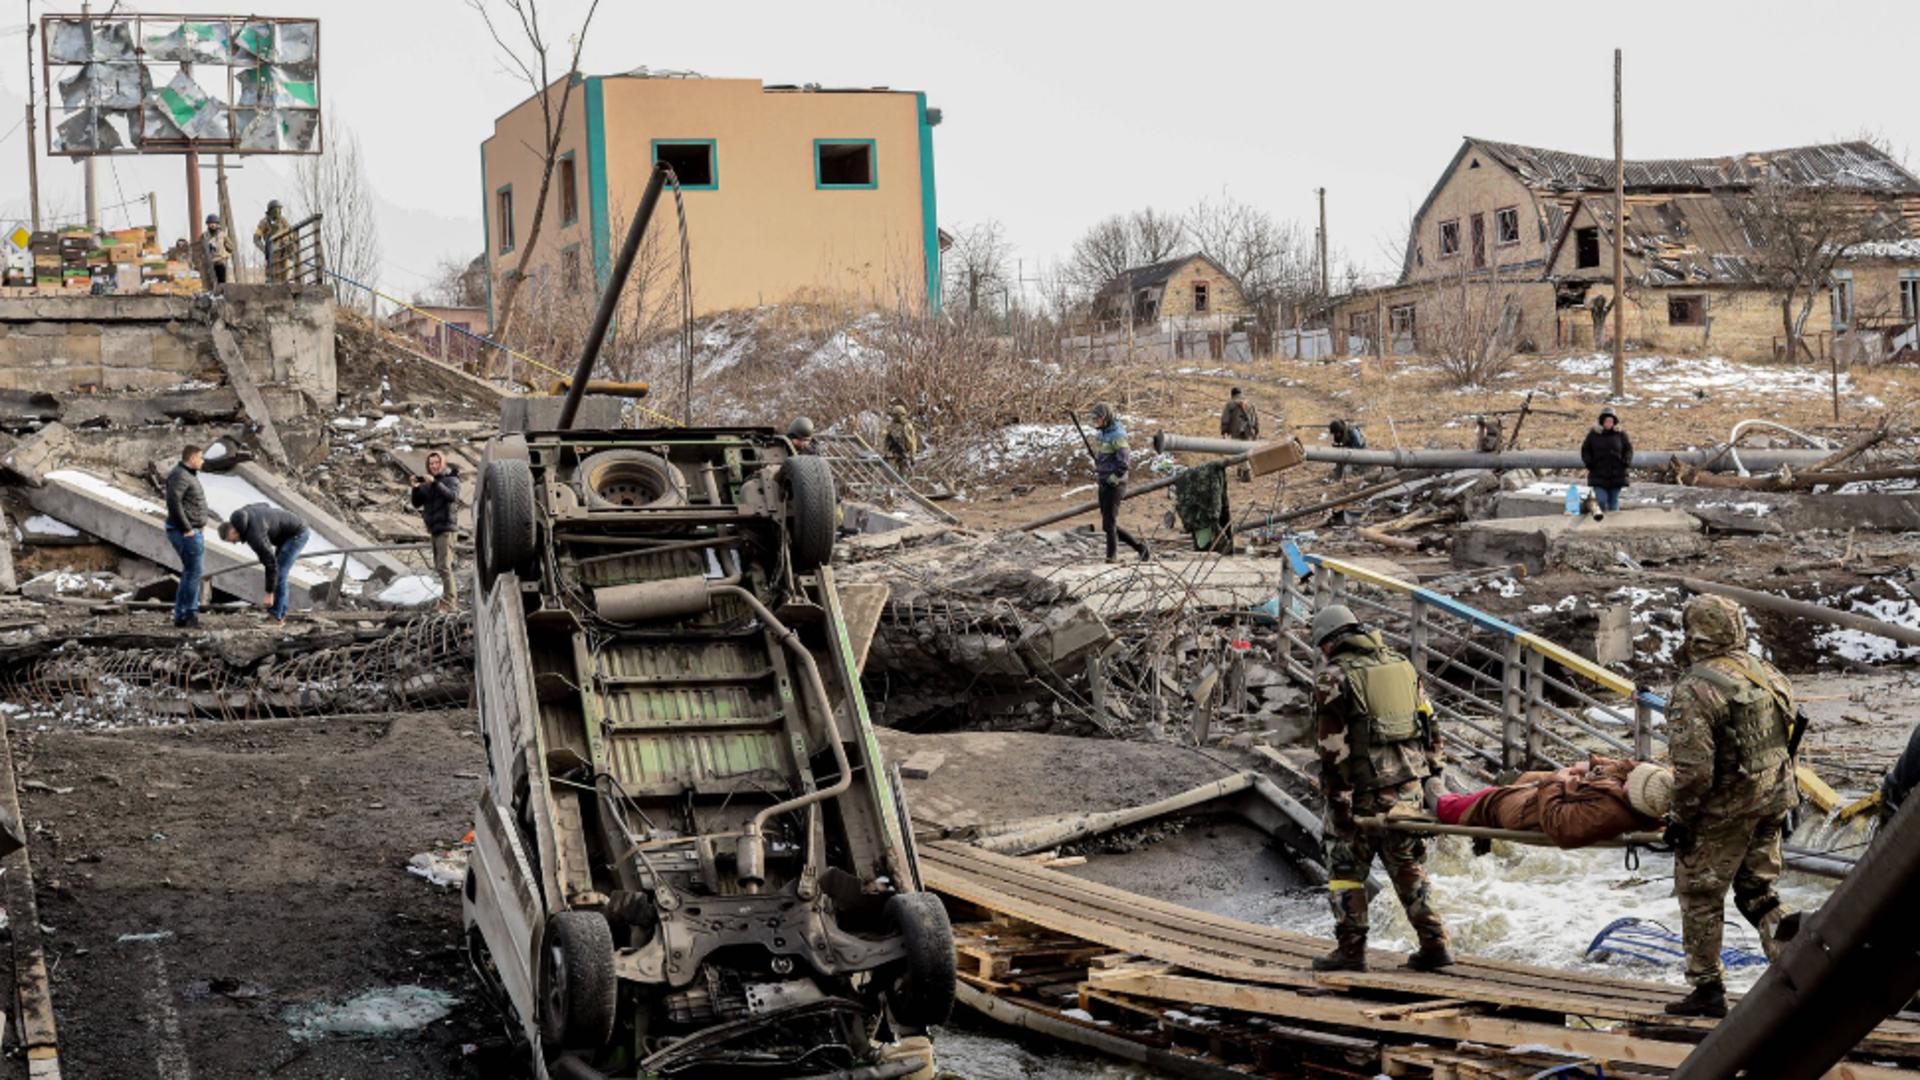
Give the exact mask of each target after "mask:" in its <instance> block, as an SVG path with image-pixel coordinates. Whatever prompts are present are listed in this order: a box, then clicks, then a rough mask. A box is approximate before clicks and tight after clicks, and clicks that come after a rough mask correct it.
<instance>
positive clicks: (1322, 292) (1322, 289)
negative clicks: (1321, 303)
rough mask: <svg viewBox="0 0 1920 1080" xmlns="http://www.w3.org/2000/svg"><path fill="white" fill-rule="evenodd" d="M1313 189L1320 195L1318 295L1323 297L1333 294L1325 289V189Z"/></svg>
mask: <svg viewBox="0 0 1920 1080" xmlns="http://www.w3.org/2000/svg"><path fill="white" fill-rule="evenodd" d="M1313 191H1314V194H1316V195H1318V196H1320V296H1321V298H1322V299H1325V298H1326V297H1328V296H1331V295H1333V294H1332V293H1330V292H1328V291H1327V189H1326V188H1314V189H1313Z"/></svg>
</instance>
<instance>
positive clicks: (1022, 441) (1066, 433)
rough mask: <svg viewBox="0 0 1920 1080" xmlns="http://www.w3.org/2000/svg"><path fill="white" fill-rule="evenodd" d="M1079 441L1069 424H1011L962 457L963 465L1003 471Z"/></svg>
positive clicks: (980, 469) (1068, 447)
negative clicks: (990, 439)
mask: <svg viewBox="0 0 1920 1080" xmlns="http://www.w3.org/2000/svg"><path fill="white" fill-rule="evenodd" d="M1079 442H1080V433H1079V432H1078V431H1076V430H1075V429H1074V426H1073V425H1072V424H1011V425H1008V426H1007V427H1004V428H1001V429H1000V431H999V432H998V434H996V435H995V436H994V438H993V439H992V441H990V442H985V443H982V444H981V445H980V446H979V447H977V448H975V449H974V450H971V451H969V452H968V453H967V454H966V455H965V456H964V457H963V458H962V459H961V460H962V462H963V463H964V465H965V467H966V468H968V469H970V470H974V471H976V472H979V473H982V474H988V473H996V472H1003V471H1006V470H1010V469H1016V468H1019V467H1020V466H1022V465H1025V464H1027V463H1028V462H1030V461H1034V460H1036V459H1040V458H1046V457H1052V456H1054V455H1056V454H1059V453H1060V452H1061V451H1063V450H1069V449H1071V448H1073V447H1074V446H1076V445H1078V444H1079Z"/></svg>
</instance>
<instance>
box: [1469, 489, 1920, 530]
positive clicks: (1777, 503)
mask: <svg viewBox="0 0 1920 1080" xmlns="http://www.w3.org/2000/svg"><path fill="white" fill-rule="evenodd" d="M1555 488H1557V492H1556V491H1554V490H1549V489H1555ZM1566 490H1567V489H1566V485H1564V484H1535V485H1528V486H1526V487H1524V488H1522V489H1520V490H1518V491H1509V492H1502V493H1501V494H1499V495H1497V496H1495V497H1494V499H1493V503H1492V507H1491V512H1492V514H1493V515H1494V516H1496V517H1533V516H1536V515H1546V514H1552V513H1555V512H1557V511H1559V510H1560V509H1562V507H1563V505H1564V503H1565V500H1566ZM1620 506H1621V508H1622V509H1624V510H1634V509H1644V508H1649V507H1662V508H1670V509H1674V510H1684V511H1686V512H1687V513H1689V514H1692V515H1693V516H1694V517H1697V518H1699V519H1700V520H1701V521H1703V522H1705V523H1706V525H1707V527H1708V528H1709V529H1712V530H1714V531H1715V532H1724V533H1751V534H1756V535H1767V534H1793V533H1801V532H1809V531H1814V530H1820V529H1828V530H1833V531H1843V530H1847V529H1860V530H1863V531H1868V532H1911V531H1914V530H1920V491H1880V492H1863V493H1861V494H1857V495H1841V494H1837V493H1832V492H1820V493H1817V494H1816V493H1813V492H1779V491H1734V490H1730V489H1727V488H1705V487H1683V486H1681V485H1679V484H1634V485H1632V486H1631V487H1629V488H1627V489H1626V490H1625V491H1623V492H1621V493H1620Z"/></svg>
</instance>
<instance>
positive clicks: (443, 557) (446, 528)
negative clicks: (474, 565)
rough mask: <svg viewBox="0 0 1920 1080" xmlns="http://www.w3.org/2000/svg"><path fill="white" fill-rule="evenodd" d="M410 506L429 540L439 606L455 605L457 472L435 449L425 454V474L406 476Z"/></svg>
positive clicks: (457, 590)
mask: <svg viewBox="0 0 1920 1080" xmlns="http://www.w3.org/2000/svg"><path fill="white" fill-rule="evenodd" d="M408 482H409V483H411V484H412V485H413V492H412V498H413V505H414V506H415V507H417V508H419V510H420V520H421V521H423V522H425V523H426V526H427V535H428V536H431V537H432V538H433V571H434V573H436V574H439V575H440V606H441V607H442V608H443V609H445V610H447V611H452V610H454V608H456V607H457V606H458V599H459V589H458V587H457V586H456V585H455V584H454V580H453V541H454V535H455V533H456V531H457V528H456V526H455V525H454V517H455V515H456V514H457V513H458V512H459V510H460V470H459V468H458V467H457V466H452V465H448V464H447V459H446V458H445V457H444V456H442V455H441V453H440V451H438V450H435V451H434V452H433V453H431V454H428V455H427V475H425V476H419V475H415V476H413V477H410V478H409V480H408Z"/></svg>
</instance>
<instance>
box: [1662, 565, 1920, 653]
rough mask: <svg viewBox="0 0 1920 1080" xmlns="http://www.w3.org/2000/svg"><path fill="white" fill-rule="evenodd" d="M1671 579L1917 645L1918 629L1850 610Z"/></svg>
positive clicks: (1693, 580) (1714, 583)
mask: <svg viewBox="0 0 1920 1080" xmlns="http://www.w3.org/2000/svg"><path fill="white" fill-rule="evenodd" d="M1671 580H1676V581H1678V582H1679V583H1680V584H1681V585H1682V586H1684V587H1685V588H1686V589H1687V590H1688V591H1689V592H1697V593H1714V594H1716V595H1719V596H1724V597H1726V598H1727V599H1729V600H1738V601H1740V602H1741V603H1743V604H1749V605H1751V606H1753V607H1757V608H1761V609H1763V610H1766V611H1777V612H1779V613H1780V614H1782V615H1792V616H1795V617H1797V618H1802V619H1812V620H1814V621H1815V622H1824V623H1830V624H1832V625H1834V626H1844V627H1847V628H1848V629H1851V630H1859V631H1862V632H1864V633H1868V634H1874V635H1877V636H1879V637H1883V638H1886V639H1888V640H1889V641H1897V642H1899V643H1900V644H1902V645H1920V630H1915V629H1913V628H1912V627H1908V626H1899V625H1896V624H1894V623H1890V622H1882V621H1881V620H1879V619H1874V618H1869V617H1868V616H1865V615H1858V614H1855V613H1854V612H1851V611H1840V610H1838V609H1835V608H1830V607H1827V606H1826V605H1824V604H1810V603H1808V602H1806V601H1805V600H1789V599H1787V598H1786V597H1784V596H1775V595H1773V594H1772V593H1768V592H1759V591H1757V590H1754V589H1743V588H1741V587H1740V586H1738V585H1722V584H1721V583H1719V582H1717V581H1703V580H1701V579H1700V578H1690V577H1683V578H1674V579H1671Z"/></svg>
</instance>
